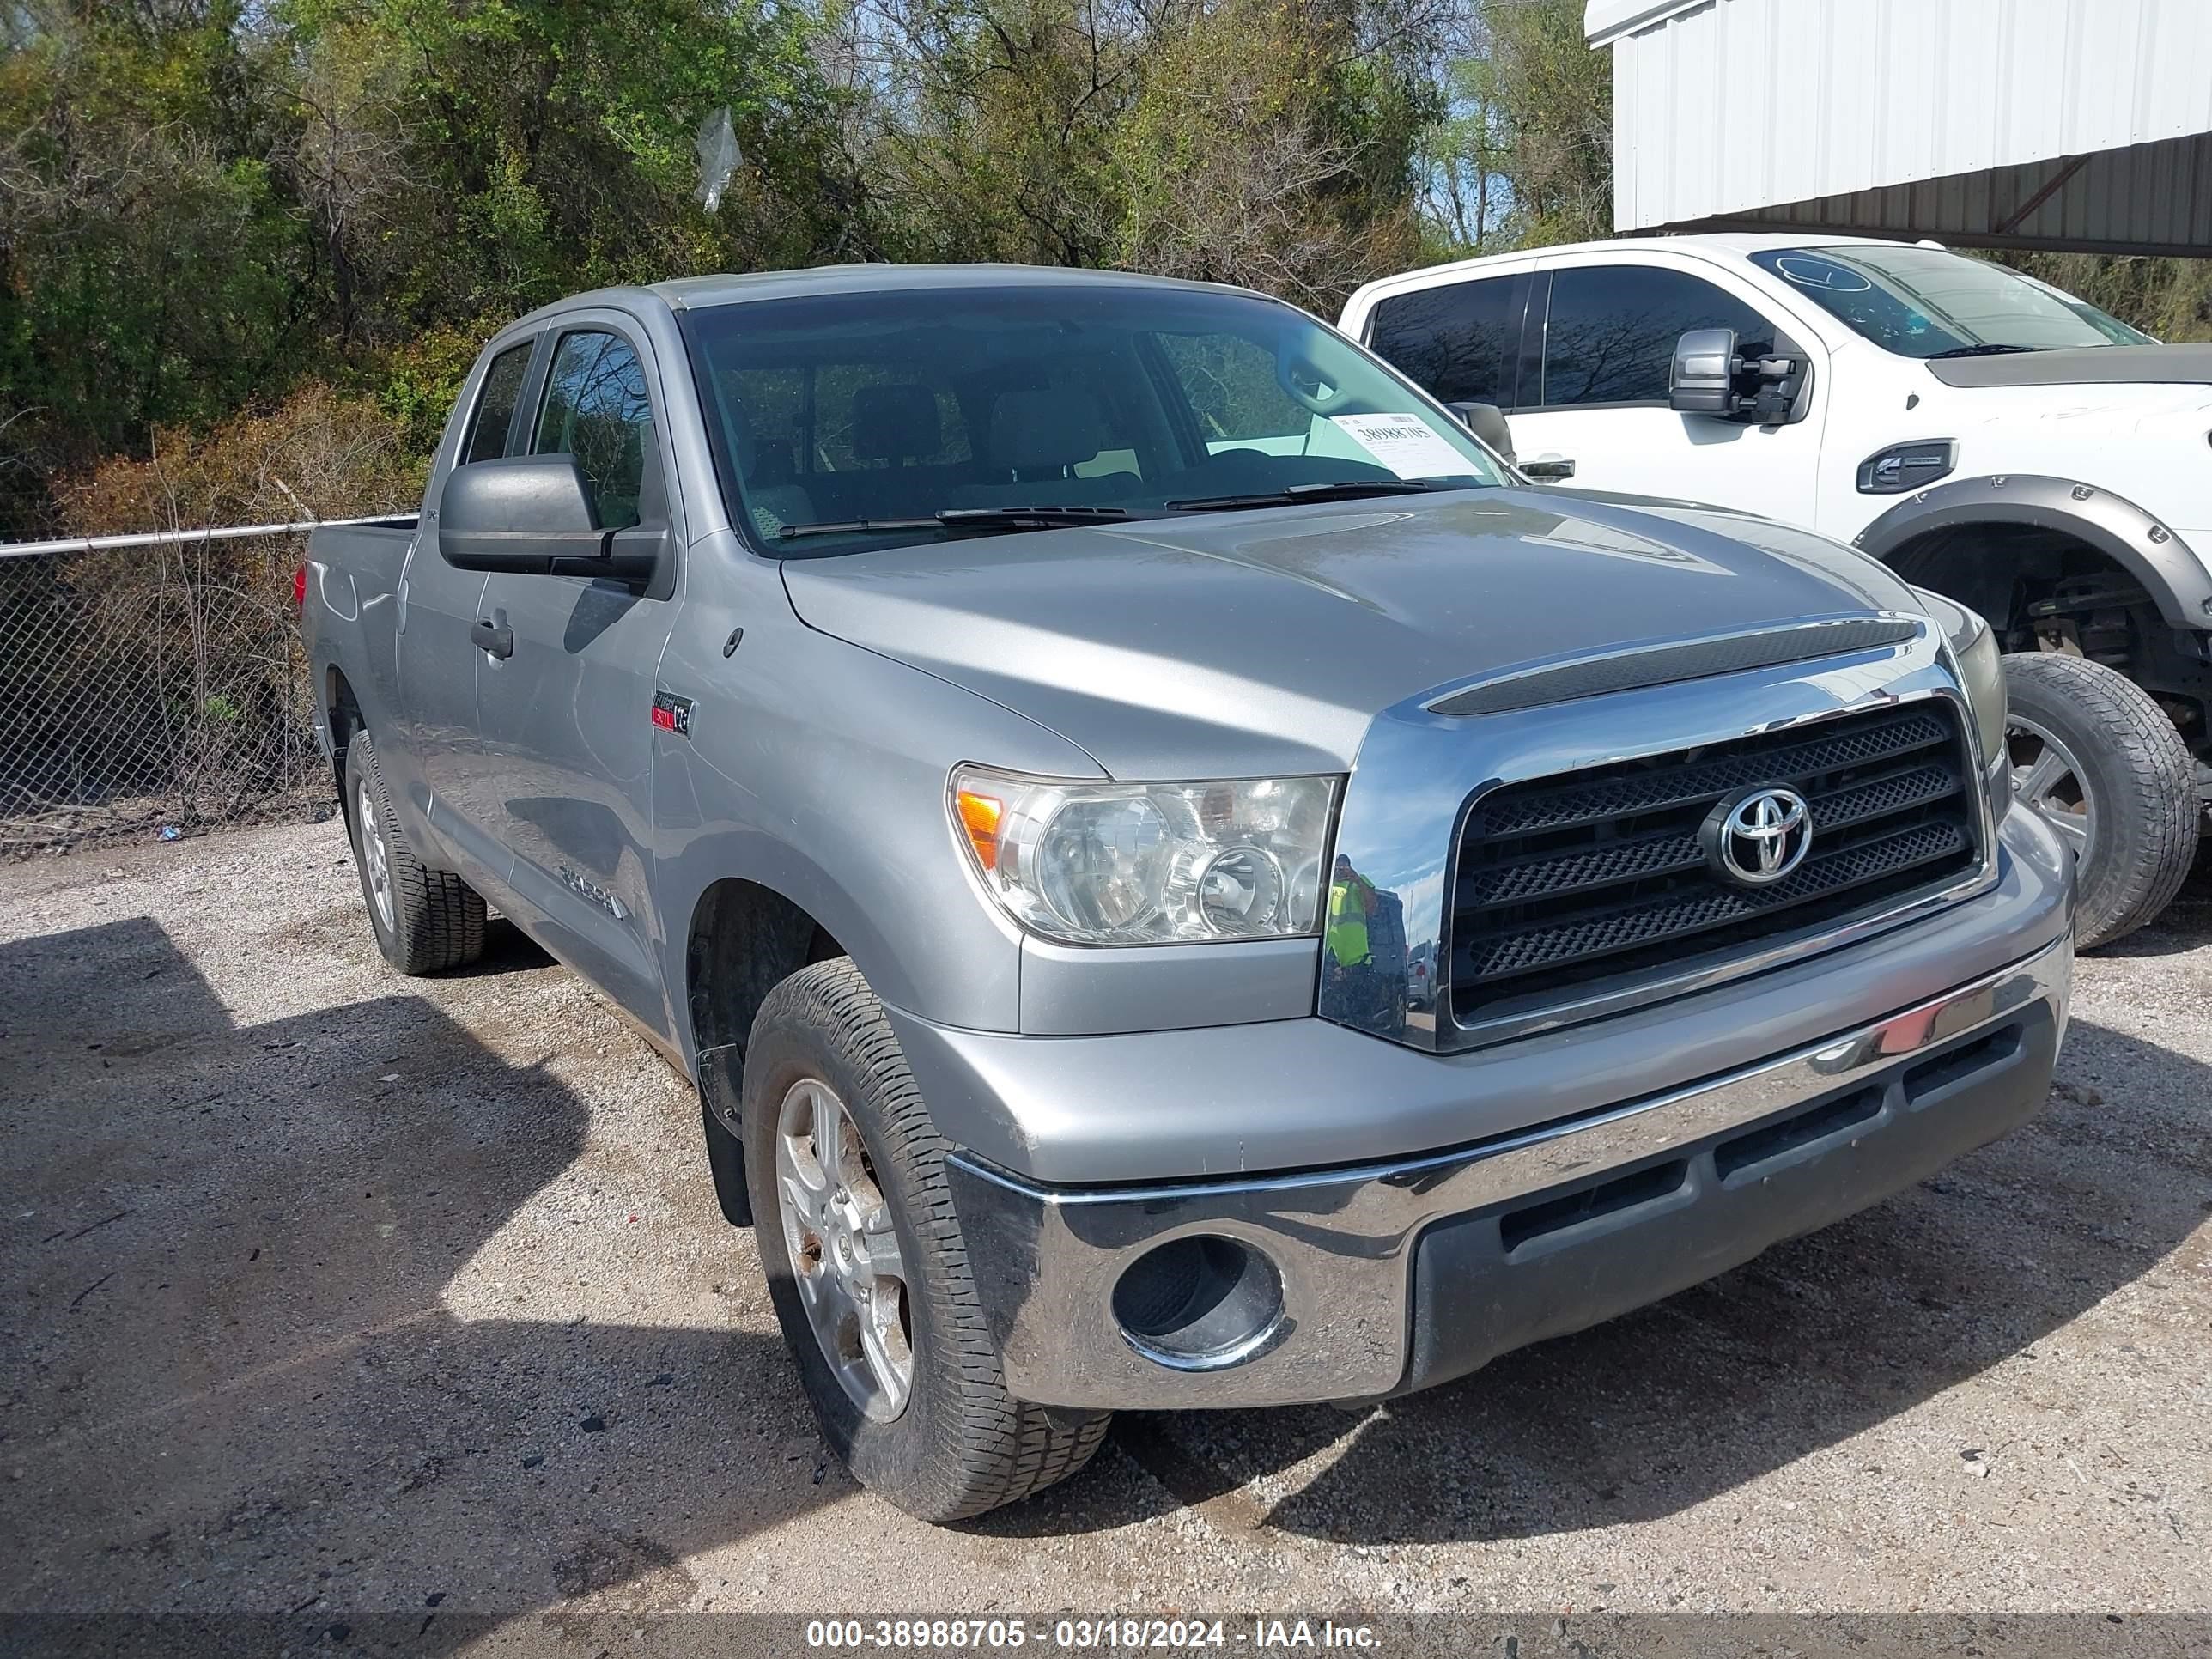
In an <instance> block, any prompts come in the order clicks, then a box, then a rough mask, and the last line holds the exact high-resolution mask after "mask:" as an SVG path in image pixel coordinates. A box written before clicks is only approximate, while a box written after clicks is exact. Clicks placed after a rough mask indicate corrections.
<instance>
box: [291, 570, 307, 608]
mask: <svg viewBox="0 0 2212 1659" xmlns="http://www.w3.org/2000/svg"><path fill="white" fill-rule="evenodd" d="M292 603H293V604H294V605H296V606H298V607H299V608H300V609H301V610H305V609H306V608H307V566H305V565H304V564H303V565H301V567H300V568H298V569H297V570H295V571H294V572H293V573H292Z"/></svg>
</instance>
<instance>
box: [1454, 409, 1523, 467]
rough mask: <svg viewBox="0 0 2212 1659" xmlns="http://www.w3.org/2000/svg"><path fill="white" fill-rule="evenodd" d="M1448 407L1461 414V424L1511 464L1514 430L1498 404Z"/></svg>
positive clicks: (1458, 414) (1456, 413)
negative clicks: (1508, 424)
mask: <svg viewBox="0 0 2212 1659" xmlns="http://www.w3.org/2000/svg"><path fill="white" fill-rule="evenodd" d="M1444 407H1445V408H1446V409H1449V410H1451V412H1452V413H1453V414H1455V415H1456V416H1459V419H1460V424H1461V425H1462V426H1464V427H1465V428H1467V429H1468V431H1469V432H1472V433H1473V434H1474V435H1475V436H1476V437H1478V438H1480V439H1481V440H1482V441H1483V442H1485V443H1486V444H1488V445H1489V446H1490V447H1492V449H1494V450H1496V451H1497V452H1498V453H1499V454H1500V455H1503V456H1504V458H1505V459H1506V461H1507V463H1508V464H1509V465H1510V463H1511V461H1512V459H1513V432H1512V428H1510V427H1508V426H1507V425H1506V424H1505V411H1504V410H1502V409H1500V408H1498V405H1497V404H1474V403H1457V404H1445V405H1444Z"/></svg>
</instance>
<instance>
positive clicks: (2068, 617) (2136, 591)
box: [1883, 521, 2212, 752]
mask: <svg viewBox="0 0 2212 1659" xmlns="http://www.w3.org/2000/svg"><path fill="white" fill-rule="evenodd" d="M1883 562H1884V563H1886V564H1887V565H1888V566H1889V567H1890V568H1891V569H1893V570H1894V571H1896V572H1897V574H1899V575H1900V576H1902V577H1904V578H1905V580H1907V581H1909V582H1912V583H1914V584H1916V585H1917V586H1921V587H1925V588H1930V589H1933V590H1934V591H1935V592H1938V593H1941V594H1942V595H1944V596H1945V597H1946V598H1948V599H1956V600H1958V601H1959V603H1960V604H1961V605H1971V606H1972V607H1973V609H1975V610H1976V611H1980V612H1981V613H1982V615H1983V616H1984V617H1988V618H1989V622H1990V627H1991V628H1993V629H1996V633H1997V640H1998V643H1999V644H2000V645H2002V647H2003V648H2004V649H2005V650H2007V651H2058V652H2063V653H2066V654H2068V655H2070V656H2080V657H2086V658H2087V659H2089V660H2091V661H2092V662H2099V663H2102V664H2103V665H2105V666H2106V667H2107V668H2110V669H2112V670H2113V671H2116V672H2118V673H2119V674H2121V675H2123V676H2124V677H2125V678H2128V679H2130V680H2132V681H2133V682H2134V683H2135V684H2137V685H2139V686H2141V687H2142V689H2143V690H2145V691H2147V692H2148V693H2149V694H2150V695H2151V696H2153V697H2154V698H2156V699H2157V701H2158V702H2159V704H2160V707H2162V708H2164V709H2165V710H2166V714H2167V717H2168V718H2170V719H2171V720H2172V721H2173V723H2174V724H2175V725H2176V726H2179V728H2180V730H2181V732H2182V735H2183V736H2184V737H2185V738H2186V739H2188V740H2189V742H2190V743H2191V744H2192V745H2193V746H2196V747H2197V748H2198V749H2199V750H2200V752H2202V751H2203V746H2204V744H2205V742H2206V738H2207V735H2208V726H2212V720H2208V712H2209V711H2212V671H2207V669H2206V668H2205V665H2203V662H2202V661H2200V660H2197V659H2192V658H2191V657H2189V656H2187V655H2185V654H2184V653H2182V652H2181V651H2180V650H2179V648H2178V647H2177V646H2176V643H2175V632H2174V629H2172V626H2171V625H2170V624H2169V623H2167V622H2166V618H2165V617H2163V616H2162V615H2161V614H2160V611H2159V607H2158V601H2157V600H2156V599H2154V598H2153V597H2152V596H2151V594H2150V593H2149V592H2148V591H2146V590H2145V588H2144V587H2143V586H2142V582H2141V581H2139V580H2137V579H2136V577H2135V576H2134V575H2133V574H2130V572H2129V571H2128V570H2127V569H2126V568H2124V566H2123V565H2121V564H2120V563H2119V562H2118V560H2116V559H2114V558H2113V557H2112V556H2111V555H2109V554H2107V553H2106V552H2104V551H2102V550H2100V549H2098V548H2096V547H2093V546H2092V545H2091V544H2089V543H2088V542H2087V541H2086V540H2084V539H2082V538H2081V537H2078V536H2075V535H2073V534H2071V533H2070V532H2068V531H2066V530H2064V529H2063V528H2059V527H2057V526H2044V525H2032V524H2016V523H2005V522H2001V521H2000V522H1991V523H1986V524H1968V525H1950V526H1945V527H1944V528H1942V529H1941V530H1932V531H1929V532H1927V533H1926V534H1925V535H1922V536H1917V537H1915V538H1913V539H1912V540H1911V541H1908V542H1906V543H1905V544H1903V545H1902V546H1900V547H1899V548H1897V549H1896V550H1893V552H1891V553H1890V554H1888V555H1887V557H1886V558H1885V559H1884V560H1883Z"/></svg>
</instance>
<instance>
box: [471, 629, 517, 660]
mask: <svg viewBox="0 0 2212 1659" xmlns="http://www.w3.org/2000/svg"><path fill="white" fill-rule="evenodd" d="M469 643H470V644H471V645H473V646H474V647H476V648H477V650H479V651H489V652H490V653H492V655H493V656H495V657H511V656H513V654H514V630H513V629H512V628H508V627H506V626H504V625H502V624H500V623H488V622H478V623H471V624H470V627H469Z"/></svg>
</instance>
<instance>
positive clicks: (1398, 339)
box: [1368, 276, 1528, 409]
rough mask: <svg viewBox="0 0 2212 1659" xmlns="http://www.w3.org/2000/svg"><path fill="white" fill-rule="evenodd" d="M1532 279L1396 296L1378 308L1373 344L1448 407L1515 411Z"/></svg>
mask: <svg viewBox="0 0 2212 1659" xmlns="http://www.w3.org/2000/svg"><path fill="white" fill-rule="evenodd" d="M1527 291H1528V278H1527V277H1525V276H1488V277H1485V278H1483V279H1482V280H1480V281H1479V282H1472V283H1445V284H1443V285H1441V286H1439V287H1436V288H1424V289H1415V290H1414V291H1413V293H1411V294H1394V295H1390V296H1389V298H1388V299H1386V300H1383V301H1380V302H1379V303H1378V304H1377V305H1376V307H1375V316H1374V320H1373V322H1372V323H1371V324H1370V327H1369V330H1368V334H1369V340H1368V343H1369V345H1370V347H1371V348H1372V349H1374V352H1375V355H1376V356H1378V357H1381V358H1383V359H1384V360H1386V361H1387V362H1391V363H1394V364H1395V365H1396V366H1397V367H1398V368H1400V369H1401V370H1403V371H1404V372H1405V373H1406V374H1409V375H1411V376H1412V377H1413V379H1414V380H1417V381H1419V383H1420V384H1421V385H1422V386H1424V387H1425V388H1426V389H1427V390H1428V391H1429V392H1431V394H1432V395H1433V396H1435V397H1436V398H1439V399H1440V400H1442V401H1443V402H1444V403H1448V404H1452V403H1476V404H1498V406H1499V407H1500V408H1504V409H1510V408H1511V407H1512V405H1513V402H1514V398H1515V386H1514V382H1515V380H1516V374H1515V369H1516V364H1517V362H1518V359H1519V357H1520V355H1521V313H1522V308H1523V306H1524V303H1525V295H1526V294H1527Z"/></svg>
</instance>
